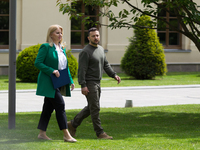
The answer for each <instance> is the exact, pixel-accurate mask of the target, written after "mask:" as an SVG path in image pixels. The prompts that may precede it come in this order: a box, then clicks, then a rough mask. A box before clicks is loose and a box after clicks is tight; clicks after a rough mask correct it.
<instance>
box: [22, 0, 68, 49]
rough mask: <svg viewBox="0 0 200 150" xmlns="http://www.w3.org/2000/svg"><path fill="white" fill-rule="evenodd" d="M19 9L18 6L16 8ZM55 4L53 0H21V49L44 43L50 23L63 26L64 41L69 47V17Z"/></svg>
mask: <svg viewBox="0 0 200 150" xmlns="http://www.w3.org/2000/svg"><path fill="white" fill-rule="evenodd" d="M18 9H20V8H18ZM58 9H59V7H57V6H56V1H55V0H22V4H21V10H22V22H21V28H22V30H21V36H22V40H21V44H20V43H19V45H21V49H22V50H23V49H24V48H26V47H28V46H31V45H35V44H38V43H44V42H45V41H46V34H47V29H48V28H49V26H50V25H52V24H59V25H61V26H62V27H63V28H64V36H63V38H64V41H66V42H67V47H69V38H70V32H69V29H70V27H69V25H70V23H69V18H68V16H67V15H62V13H60V12H59V10H58Z"/></svg>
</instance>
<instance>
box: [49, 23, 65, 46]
mask: <svg viewBox="0 0 200 150" xmlns="http://www.w3.org/2000/svg"><path fill="white" fill-rule="evenodd" d="M57 29H61V33H62V35H63V28H62V27H61V26H60V25H58V24H55V25H51V26H50V27H49V29H48V32H47V38H46V42H47V43H49V45H50V46H51V47H52V46H53V40H52V39H51V34H52V33H53V32H54V31H56V30H57ZM62 41H63V38H62V39H61V41H60V44H61V45H62V44H63V43H62Z"/></svg>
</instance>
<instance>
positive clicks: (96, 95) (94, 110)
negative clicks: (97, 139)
mask: <svg viewBox="0 0 200 150" xmlns="http://www.w3.org/2000/svg"><path fill="white" fill-rule="evenodd" d="M86 85H87V88H88V90H89V93H88V95H87V96H86V98H87V102H88V105H87V106H85V107H84V108H83V109H82V110H81V111H80V112H79V113H78V114H77V115H76V116H75V117H74V119H73V120H71V122H72V126H73V127H75V128H77V127H78V126H79V125H80V124H81V122H82V121H83V119H85V118H87V117H88V116H89V115H90V116H91V119H92V123H93V127H94V131H95V132H96V135H97V136H99V134H101V133H103V132H104V131H103V128H102V127H101V120H100V117H99V111H100V104H99V100H100V94H101V87H100V81H87V83H86Z"/></svg>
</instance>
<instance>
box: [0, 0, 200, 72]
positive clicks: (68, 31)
mask: <svg viewBox="0 0 200 150" xmlns="http://www.w3.org/2000/svg"><path fill="white" fill-rule="evenodd" d="M132 1H133V3H136V2H135V0H132ZM195 2H196V3H197V5H200V1H199V0H195ZM138 5H139V7H142V5H141V4H139V2H138ZM140 5H141V6H140ZM8 6H9V0H0V75H7V74H8V66H9V41H8V35H9V10H8ZM76 7H77V8H78V9H80V11H84V12H85V14H86V15H88V16H90V17H91V18H92V19H97V20H99V21H101V22H102V23H103V24H107V23H108V18H106V17H104V18H101V17H100V18H95V14H96V13H98V12H96V11H95V10H92V9H90V8H89V7H85V6H84V5H82V4H81V3H80V4H79V5H78V6H76ZM121 9H127V10H128V9H129V7H128V6H126V5H119V6H118V7H113V8H112V10H113V11H114V12H118V11H119V10H121ZM160 15H166V14H160ZM166 17H167V16H166ZM168 17H169V19H172V20H173V19H174V20H175V18H173V16H171V18H170V16H168ZM16 24H17V26H16V35H17V37H16V39H17V41H16V42H17V43H16V49H17V52H16V53H17V54H18V53H19V52H20V51H22V50H23V49H24V48H26V47H29V46H32V45H36V44H38V43H44V42H45V40H46V34H47V29H48V28H49V26H50V25H52V24H59V25H61V26H62V27H63V28H64V35H63V38H64V41H65V42H66V47H67V49H71V50H72V53H73V55H74V56H75V57H76V58H77V59H78V54H79V52H80V50H81V49H82V48H83V46H84V45H85V44H87V42H88V41H87V38H86V36H87V34H86V32H87V29H88V28H89V27H90V26H89V25H88V26H87V25H85V26H84V25H82V24H81V23H80V22H78V21H76V20H70V17H69V16H68V15H67V14H64V15H63V14H62V13H61V12H59V8H58V6H56V0H34V1H33V0H17V22H16ZM99 30H100V34H101V42H100V44H101V45H102V46H103V47H104V48H105V49H106V56H107V59H108V61H109V62H110V64H111V65H112V66H113V67H114V69H115V70H116V71H117V72H120V67H119V65H120V61H121V58H122V56H123V55H124V53H125V50H126V46H128V44H129V39H128V38H130V37H132V36H133V29H129V30H128V29H126V28H122V29H114V30H111V29H110V28H107V27H105V26H102V27H99ZM157 32H158V35H159V37H160V42H161V43H163V44H164V45H165V56H166V63H167V66H168V71H200V53H199V51H198V49H197V48H196V46H195V45H194V43H193V42H192V41H191V40H189V39H188V38H187V37H185V36H184V35H181V34H179V33H176V32H170V33H169V32H168V31H157Z"/></svg>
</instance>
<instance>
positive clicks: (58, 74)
mask: <svg viewBox="0 0 200 150" xmlns="http://www.w3.org/2000/svg"><path fill="white" fill-rule="evenodd" d="M53 74H55V76H56V77H57V78H58V77H60V72H59V71H58V70H54V71H53Z"/></svg>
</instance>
